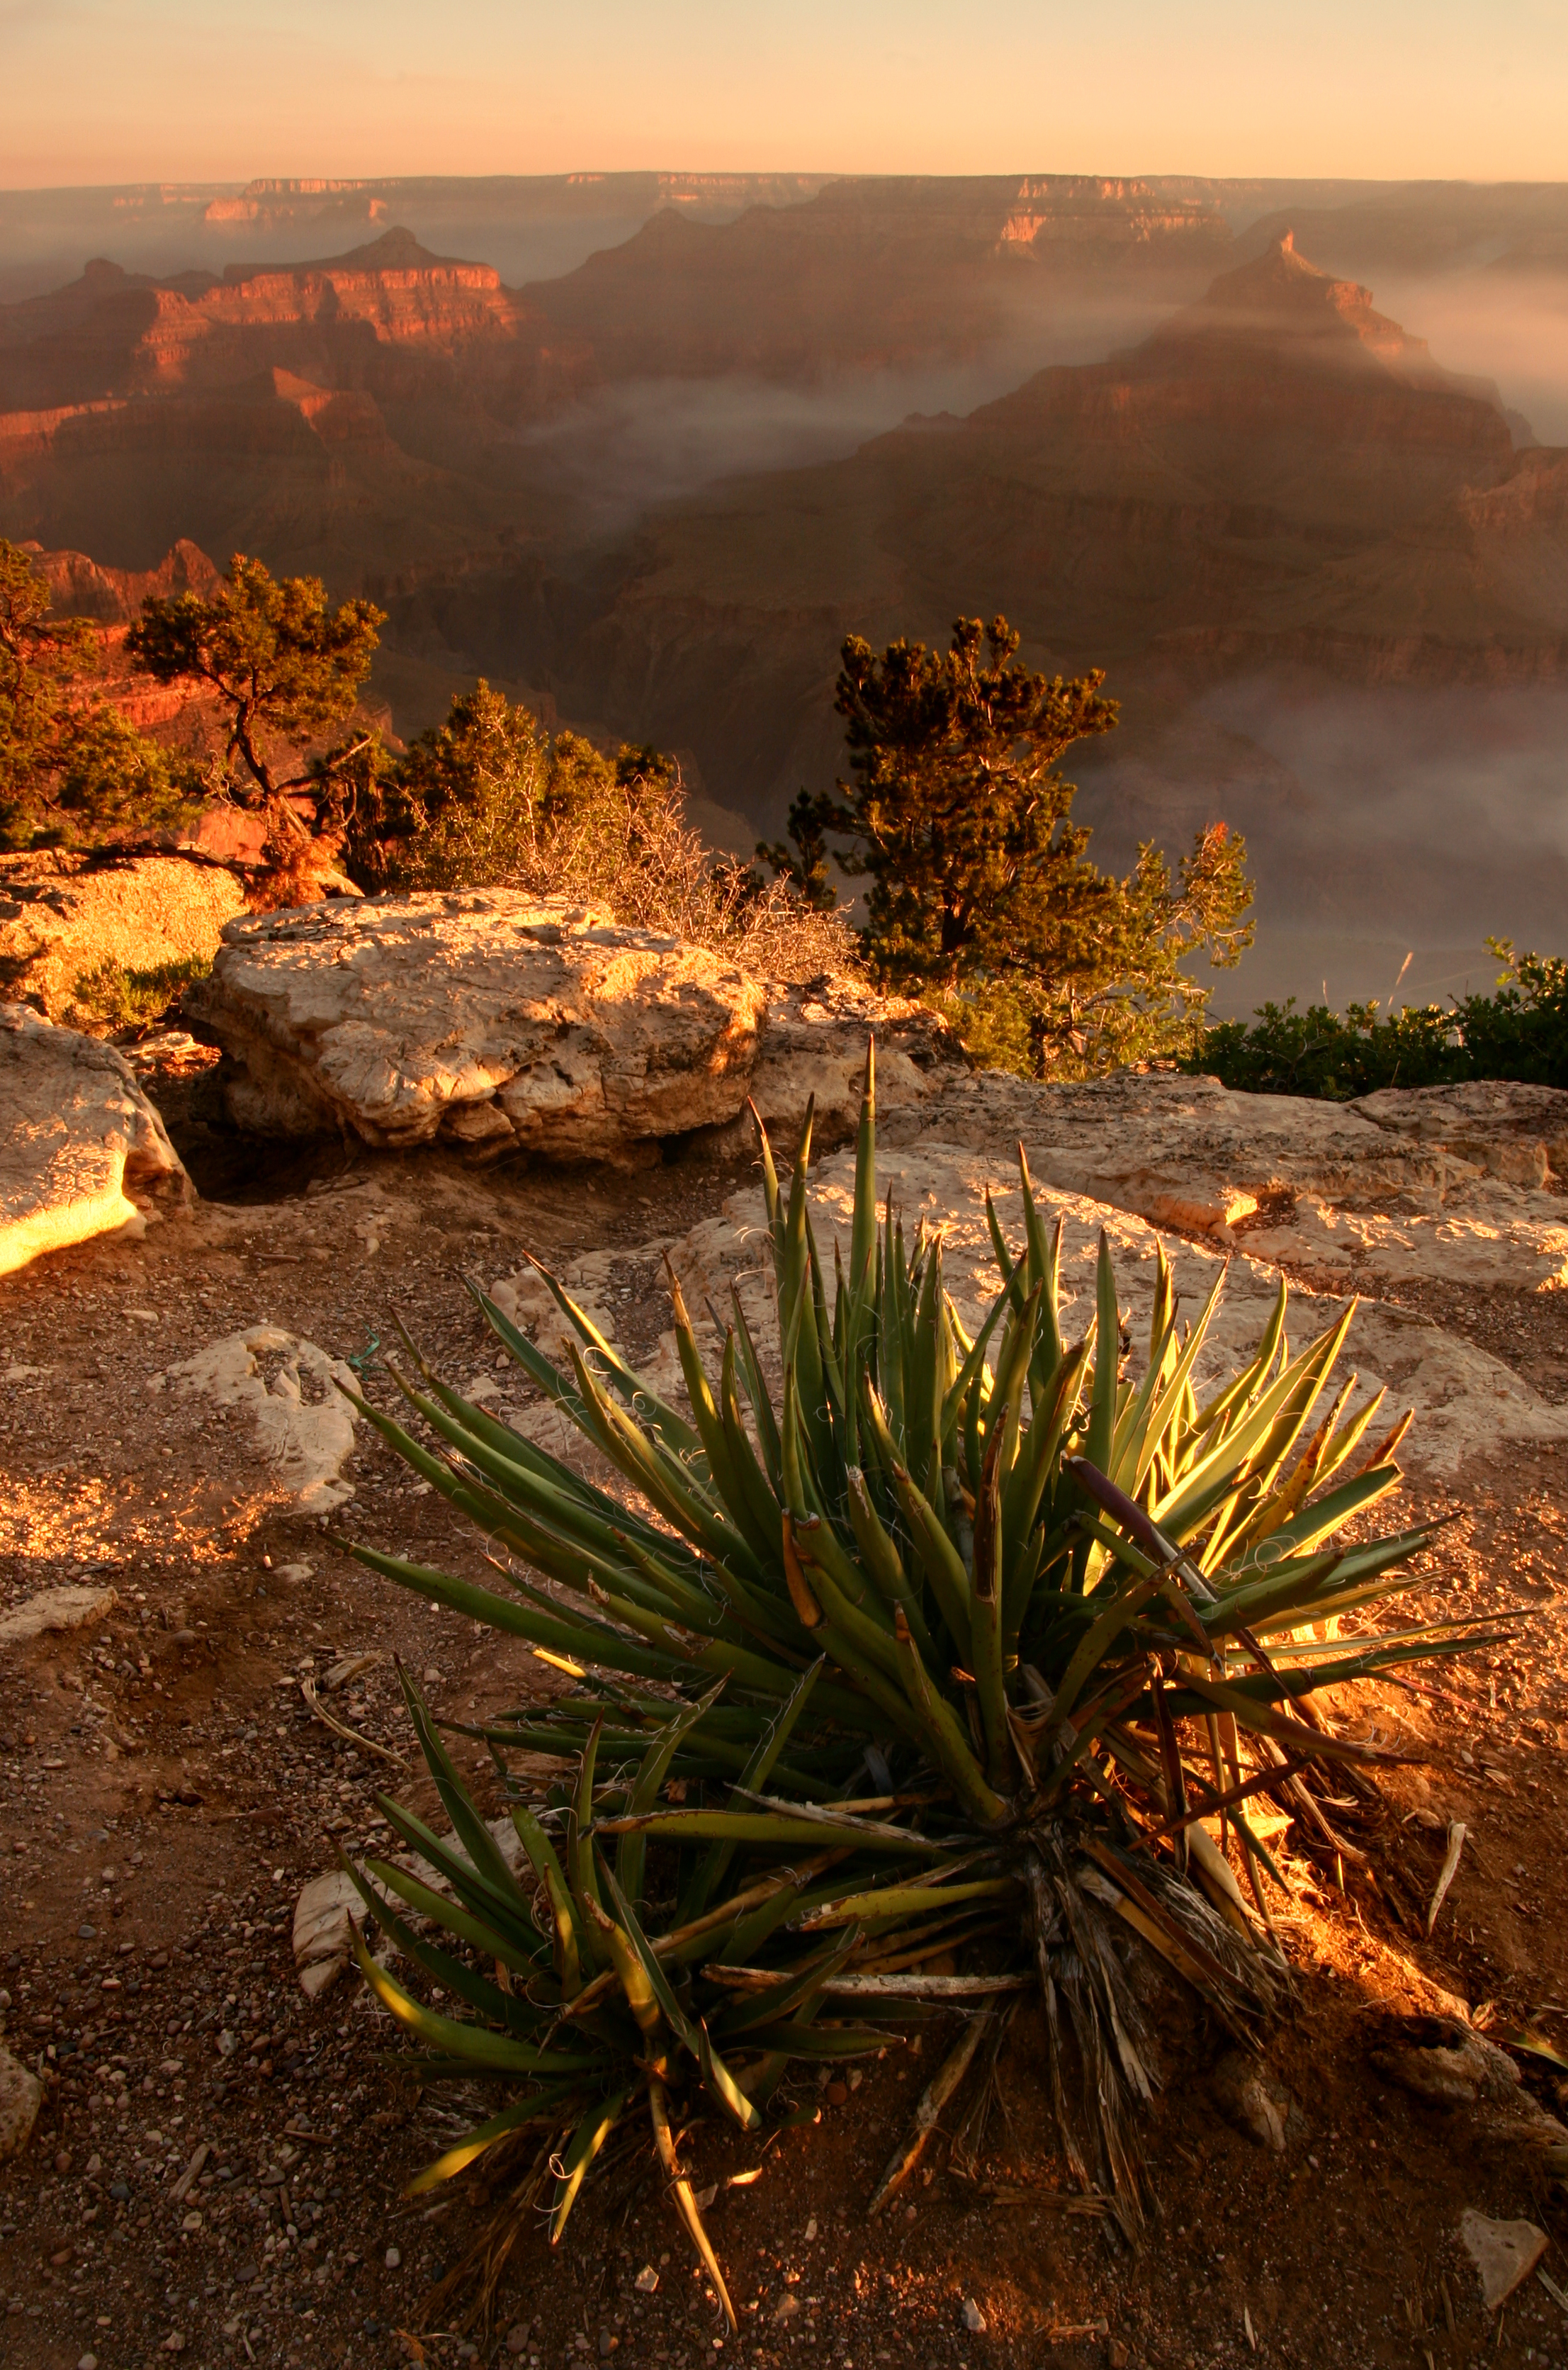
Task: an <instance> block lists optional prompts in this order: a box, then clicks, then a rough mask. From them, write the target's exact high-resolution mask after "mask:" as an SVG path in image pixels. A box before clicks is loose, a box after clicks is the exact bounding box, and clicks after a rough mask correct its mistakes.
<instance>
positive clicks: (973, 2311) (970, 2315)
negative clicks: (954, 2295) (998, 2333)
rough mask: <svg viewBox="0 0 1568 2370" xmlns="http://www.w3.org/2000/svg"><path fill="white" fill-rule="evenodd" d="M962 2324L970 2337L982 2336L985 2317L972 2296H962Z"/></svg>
mask: <svg viewBox="0 0 1568 2370" xmlns="http://www.w3.org/2000/svg"><path fill="white" fill-rule="evenodd" d="M964 2326H965V2328H966V2329H967V2330H968V2331H969V2334H970V2335H971V2337H983V2336H984V2335H985V2333H986V2317H985V2315H984V2313H983V2312H982V2311H981V2310H980V2308H979V2305H978V2304H977V2303H976V2302H975V2299H974V2297H973V2296H966V2297H965V2298H964Z"/></svg>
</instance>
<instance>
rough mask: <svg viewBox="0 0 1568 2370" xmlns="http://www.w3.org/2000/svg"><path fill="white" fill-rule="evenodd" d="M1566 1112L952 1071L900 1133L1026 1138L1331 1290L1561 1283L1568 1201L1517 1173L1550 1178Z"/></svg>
mask: <svg viewBox="0 0 1568 2370" xmlns="http://www.w3.org/2000/svg"><path fill="white" fill-rule="evenodd" d="M1561 1101H1562V1104H1564V1105H1568V1097H1562V1098H1561ZM1554 1109H1555V1106H1554V1105H1553V1103H1552V1101H1551V1094H1550V1090H1549V1089H1544V1088H1537V1087H1528V1088H1526V1087H1455V1088H1440V1089H1439V1088H1434V1089H1424V1088H1417V1089H1408V1090H1407V1089H1402V1088H1396V1089H1391V1090H1390V1091H1389V1092H1387V1093H1386V1094H1381V1095H1374V1096H1369V1097H1368V1098H1367V1099H1366V1101H1365V1102H1364V1103H1362V1104H1360V1105H1353V1104H1345V1103H1327V1102H1314V1101H1310V1100H1308V1099H1305V1098H1302V1097H1297V1096H1292V1095H1239V1094H1232V1093H1230V1091H1229V1090H1228V1089H1227V1088H1226V1087H1222V1086H1221V1085H1220V1084H1219V1080H1218V1079H1216V1078H1185V1077H1176V1076H1169V1075H1162V1074H1156V1075H1153V1076H1137V1075H1134V1074H1127V1075H1124V1076H1118V1077H1114V1078H1105V1079H1101V1080H1098V1081H1097V1082H1095V1083H1094V1084H1093V1085H1091V1086H1082V1087H1041V1086H1036V1085H1033V1084H1032V1083H1030V1082H1029V1081H1028V1080H1026V1079H1022V1078H1011V1077H1004V1076H1000V1075H999V1074H997V1073H995V1072H991V1073H988V1074H985V1075H982V1076H969V1077H964V1076H950V1077H944V1078H943V1079H942V1080H941V1082H940V1084H939V1085H938V1086H937V1087H936V1088H935V1090H934V1092H933V1093H932V1094H931V1095H929V1096H928V1097H927V1098H926V1099H924V1100H923V1101H922V1102H921V1105H920V1106H919V1109H918V1111H914V1110H904V1111H900V1112H898V1113H895V1114H894V1115H893V1116H892V1117H891V1119H890V1121H889V1122H888V1125H887V1129H886V1130H885V1134H886V1135H887V1137H888V1138H889V1139H891V1140H904V1141H913V1140H915V1139H916V1138H917V1137H919V1138H921V1139H927V1138H932V1137H942V1138H944V1139H945V1140H947V1141H951V1142H955V1143H963V1144H987V1145H994V1144H996V1143H998V1142H999V1141H1000V1142H1008V1141H1020V1140H1021V1141H1023V1142H1024V1144H1026V1145H1027V1146H1028V1148H1029V1158H1030V1163H1031V1166H1032V1168H1033V1169H1034V1173H1035V1175H1036V1177H1037V1178H1039V1179H1041V1180H1042V1181H1043V1182H1045V1183H1047V1184H1048V1185H1051V1186H1054V1187H1056V1188H1057V1189H1058V1190H1059V1191H1064V1192H1069V1193H1075V1194H1082V1195H1084V1196H1086V1197H1088V1198H1090V1199H1093V1200H1094V1201H1097V1202H1108V1203H1109V1204H1110V1205H1111V1206H1112V1207H1113V1208H1116V1209H1119V1210H1127V1211H1129V1212H1132V1213H1134V1214H1137V1215H1138V1216H1139V1217H1142V1218H1147V1219H1149V1220H1150V1222H1151V1223H1152V1224H1153V1225H1158V1226H1166V1227H1172V1228H1174V1229H1176V1230H1178V1231H1179V1232H1181V1233H1183V1234H1185V1235H1190V1236H1196V1237H1199V1238H1201V1239H1205V1240H1207V1241H1209V1242H1212V1243H1214V1244H1215V1245H1217V1246H1219V1248H1226V1249H1244V1250H1245V1251H1246V1252H1247V1253H1248V1254H1249V1255H1250V1256H1251V1257H1252V1258H1253V1259H1260V1260H1267V1261H1268V1262H1270V1263H1271V1264H1274V1265H1278V1266H1283V1267H1287V1268H1290V1269H1292V1270H1294V1271H1297V1272H1298V1273H1299V1274H1301V1275H1302V1276H1303V1277H1304V1278H1306V1279H1308V1280H1310V1281H1312V1282H1314V1283H1321V1284H1322V1285H1323V1286H1324V1287H1325V1288H1333V1289H1344V1288H1345V1287H1350V1288H1353V1289H1356V1288H1359V1289H1366V1290H1371V1291H1377V1290H1378V1289H1379V1288H1380V1287H1381V1286H1383V1285H1394V1286H1398V1285H1401V1284H1404V1283H1411V1282H1413V1281H1417V1280H1419V1279H1421V1278H1424V1277H1425V1278H1427V1279H1429V1280H1431V1281H1433V1282H1438V1283H1448V1284H1454V1283H1458V1284H1469V1285H1472V1286H1478V1287H1481V1288H1482V1289H1501V1290H1506V1291H1551V1290H1556V1289H1558V1288H1560V1287H1562V1285H1564V1284H1568V1203H1565V1202H1563V1201H1562V1199H1561V1198H1560V1197H1559V1196H1558V1195H1557V1194H1555V1193H1551V1192H1547V1191H1540V1190H1531V1189H1530V1188H1529V1187H1527V1186H1525V1185H1516V1184H1514V1183H1511V1182H1509V1181H1508V1179H1510V1178H1511V1177H1513V1176H1528V1177H1529V1178H1531V1179H1535V1180H1536V1181H1537V1184H1538V1185H1539V1184H1540V1183H1543V1182H1544V1181H1545V1178H1546V1174H1547V1170H1546V1167H1545V1164H1544V1159H1543V1145H1544V1144H1545V1142H1546V1136H1545V1134H1544V1133H1543V1131H1544V1130H1546V1129H1549V1128H1555V1127H1556V1126H1558V1125H1560V1124H1562V1122H1560V1121H1558V1120H1557V1119H1555V1118H1554V1116H1553V1112H1554ZM1551 1140H1552V1141H1553V1142H1555V1141H1557V1140H1558V1139H1557V1138H1556V1136H1555V1135H1553V1136H1552V1138H1551Z"/></svg>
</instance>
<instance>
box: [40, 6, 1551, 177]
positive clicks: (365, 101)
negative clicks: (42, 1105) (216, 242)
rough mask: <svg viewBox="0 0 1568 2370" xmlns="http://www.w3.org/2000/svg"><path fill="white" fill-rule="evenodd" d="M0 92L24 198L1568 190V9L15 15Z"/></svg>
mask: <svg viewBox="0 0 1568 2370" xmlns="http://www.w3.org/2000/svg"><path fill="white" fill-rule="evenodd" d="M0 79H3V82H4V86H5V89H6V105H5V108H4V110H3V116H0V188H10V189H23V188H39V187H63V186H81V185H83V184H88V185H95V184H96V185H102V184H104V183H107V182H122V181H141V180H174V181H202V180H219V181H230V182H233V181H244V180H246V179H249V178H251V177H253V176H255V175H260V174H280V175H298V174H333V175H379V174H391V173H555V172H567V171H573V170H599V171H612V170H617V169H627V168H634V167H663V168H668V169H676V170H686V171H696V170H704V169H708V170H720V169H741V168H745V169H750V170H752V171H761V170H776V169H795V170H800V171H808V172H862V173H865V172H873V173H875V172H899V173H903V172H930V173H998V172H1003V173H1011V172H1020V173H1023V172H1031V171H1033V172H1090V173H1104V174H1116V173H1123V172H1126V173H1155V172H1158V173H1183V172H1190V173H1200V174H1212V175H1224V176H1240V177H1250V176H1254V175H1265V176H1288V177H1299V176H1305V175H1319V174H1322V175H1325V176H1348V177H1350V178H1377V179H1385V178H1387V179H1409V178H1423V179H1425V178H1440V179H1470V180H1530V179H1560V178H1563V177H1564V176H1565V175H1568V137H1565V127H1568V0H1485V5H1477V4H1476V0H1419V5H1417V0H1310V5H1308V6H1302V5H1300V0H1292V5H1290V6H1284V5H1281V0H1182V5H1180V6H1178V5H1177V0H1096V5H1095V6H1093V7H1087V6H1083V5H1082V0H1071V5H1067V4H1066V0H990V5H988V6H986V7H985V8H984V9H983V10H982V9H980V8H977V7H968V8H966V7H963V6H956V5H955V0H860V5H859V6H853V7H852V6H844V5H843V0H789V5H784V0H549V5H547V6H541V5H540V0H442V5H441V6H432V5H431V0H0Z"/></svg>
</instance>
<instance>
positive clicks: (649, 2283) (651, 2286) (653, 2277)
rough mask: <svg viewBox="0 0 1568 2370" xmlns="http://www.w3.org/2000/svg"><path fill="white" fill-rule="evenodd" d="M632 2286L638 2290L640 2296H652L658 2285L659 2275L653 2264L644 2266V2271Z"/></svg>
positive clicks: (638, 2275) (638, 2274) (639, 2273)
mask: <svg viewBox="0 0 1568 2370" xmlns="http://www.w3.org/2000/svg"><path fill="white" fill-rule="evenodd" d="M632 2285H633V2286H634V2287H635V2289H636V2291H637V2293H638V2295H652V2294H653V2292H654V2290H655V2288H656V2287H658V2272H656V2271H655V2270H654V2267H653V2265H652V2264H651V2263H645V2264H644V2265H643V2267H642V2270H641V2271H640V2272H638V2273H637V2276H636V2278H635V2280H634V2281H633V2282H632Z"/></svg>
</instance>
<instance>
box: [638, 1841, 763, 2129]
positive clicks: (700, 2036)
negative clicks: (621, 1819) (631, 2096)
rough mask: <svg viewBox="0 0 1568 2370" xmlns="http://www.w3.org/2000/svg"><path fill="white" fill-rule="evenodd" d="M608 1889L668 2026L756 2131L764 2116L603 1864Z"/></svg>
mask: <svg viewBox="0 0 1568 2370" xmlns="http://www.w3.org/2000/svg"><path fill="white" fill-rule="evenodd" d="M601 1870H602V1872H603V1878H604V1882H605V1886H606V1888H607V1889H608V1891H609V1893H610V1898H611V1901H612V1904H613V1905H614V1910H615V1921H616V1923H617V1925H618V1926H619V1927H621V1929H622V1931H623V1933H624V1935H625V1937H626V1939H627V1940H628V1941H629V1942H630V1944H631V1947H632V1949H633V1950H635V1952H636V1955H637V1958H638V1960H639V1961H640V1962H641V1964H642V1969H643V1972H644V1973H645V1974H646V1975H647V1979H648V1982H649V1984H650V1985H652V1987H653V1994H654V1997H655V1998H656V1999H657V2000H658V2005H659V2008H660V2009H661V2010H662V2012H663V2015H664V2019H665V2022H666V2023H667V2024H668V2025H669V2027H670V2031H672V2032H674V2033H676V2034H677V2035H678V2036H679V2038H680V2039H681V2042H683V2043H684V2045H685V2046H686V2048H687V2049H689V2050H690V2051H691V2053H692V2056H693V2057H694V2058H695V2059H696V2061H697V2063H698V2065H700V2066H701V2068H702V2075H703V2081H704V2086H705V2088H708V2089H709V2090H711V2091H712V2092H713V2095H714V2096H715V2099H717V2100H718V2101H719V2103H720V2105H721V2106H722V2107H723V2108H724V2110H725V2111H726V2113H727V2114H728V2115H729V2116H730V2117H731V2119H732V2120H733V2121H734V2122H735V2123H738V2125H739V2127H740V2129H741V2130H742V2131H743V2132H750V2131H755V2130H756V2129H757V2127H758V2125H759V2124H760V2123H761V2120H762V2118H761V2115H760V2114H759V2113H758V2111H757V2110H756V2108H755V2107H754V2106H753V2105H752V2104H751V2101H750V2099H748V2098H747V2096H746V2095H745V2093H744V2091H742V2090H740V2089H738V2088H737V2086H736V2082H735V2077H733V2075H732V2074H731V2073H730V2071H729V2068H728V2066H727V2065H726V2064H725V2062H724V2060H723V2058H722V2057H720V2055H719V2054H718V2052H717V2051H716V2050H715V2048H714V2046H713V2044H712V2042H711V2041H710V2040H709V2038H708V2035H707V2033H706V2031H704V2030H702V2029H701V2028H700V2027H699V2026H698V2025H697V2024H696V2023H695V2022H694V2021H693V2019H692V2018H691V2017H690V2016H688V2014H687V2013H686V2010H685V2009H684V2008H682V2007H681V2002H680V2000H679V1999H678V1998H677V1997H676V1995H675V1991H674V1988H673V1986H672V1985H671V1984H670V1979H669V1977H668V1975H667V1974H666V1973H665V1972H664V1969H663V1967H662V1966H661V1965H660V1963H659V1960H658V1953H657V1951H655V1950H652V1949H651V1948H650V1947H649V1944H648V1939H647V1935H646V1934H645V1933H644V1932H643V1929H642V1927H640V1926H639V1925H638V1923H637V1919H636V1914H635V1911H634V1910H633V1908H632V1906H631V1904H630V1903H629V1902H628V1901H627V1899H626V1897H625V1895H624V1893H623V1892H622V1891H621V1888H620V1886H619V1885H618V1884H617V1883H616V1881H615V1879H614V1875H613V1873H612V1870H611V1869H610V1868H609V1866H608V1865H607V1864H606V1863H604V1862H602V1861H601Z"/></svg>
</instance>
